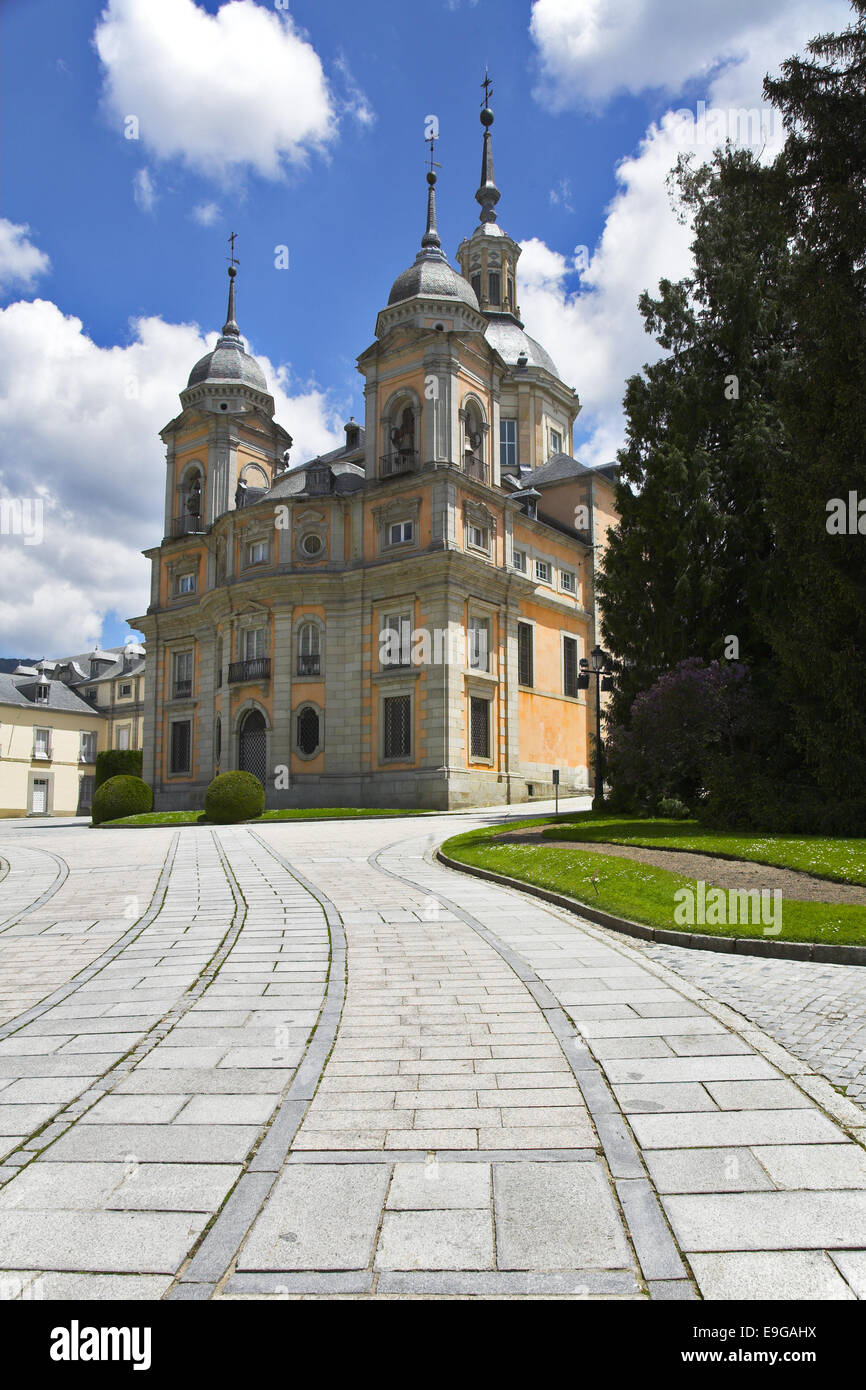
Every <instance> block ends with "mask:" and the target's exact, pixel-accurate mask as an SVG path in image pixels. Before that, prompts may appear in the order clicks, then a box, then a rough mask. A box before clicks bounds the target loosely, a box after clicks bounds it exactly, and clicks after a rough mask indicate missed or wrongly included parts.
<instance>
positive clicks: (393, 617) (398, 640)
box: [379, 613, 412, 666]
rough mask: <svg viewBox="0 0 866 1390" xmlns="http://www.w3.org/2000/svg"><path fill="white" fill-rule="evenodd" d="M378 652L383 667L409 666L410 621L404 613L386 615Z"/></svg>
mask: <svg viewBox="0 0 866 1390" xmlns="http://www.w3.org/2000/svg"><path fill="white" fill-rule="evenodd" d="M379 652H380V656H381V660H382V665H383V666H411V664H412V619H411V618H409V617H407V616H406V614H405V613H388V614H386V616H385V618H384V620H383V623H382V631H381V633H380V635H379Z"/></svg>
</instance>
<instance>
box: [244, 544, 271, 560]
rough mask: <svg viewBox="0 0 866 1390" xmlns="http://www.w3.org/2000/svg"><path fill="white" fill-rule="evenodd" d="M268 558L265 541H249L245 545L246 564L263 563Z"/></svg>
mask: <svg viewBox="0 0 866 1390" xmlns="http://www.w3.org/2000/svg"><path fill="white" fill-rule="evenodd" d="M267 558H268V543H267V541H250V542H249V544H248V545H247V564H248V565H263V564H264V563H265V561H266V560H267Z"/></svg>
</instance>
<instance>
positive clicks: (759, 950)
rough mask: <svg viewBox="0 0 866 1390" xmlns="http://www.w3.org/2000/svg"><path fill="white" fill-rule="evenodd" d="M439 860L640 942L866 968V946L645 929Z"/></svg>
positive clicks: (442, 859) (543, 891)
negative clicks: (529, 895) (539, 899)
mask: <svg viewBox="0 0 866 1390" xmlns="http://www.w3.org/2000/svg"><path fill="white" fill-rule="evenodd" d="M436 858H437V859H438V861H439V863H440V864H444V865H445V867H446V868H447V869H456V870H457V871H458V872H459V873H463V874H471V875H472V876H473V878H484V879H488V880H489V881H490V882H491V883H499V884H502V886H503V887H505V888H517V889H518V890H519V891H520V892H521V893H529V894H531V895H532V897H534V898H542V899H543V901H544V902H548V903H553V904H554V905H555V906H556V907H564V908H565V909H566V911H568V912H574V913H578V914H579V915H580V916H581V917H586V918H588V919H589V921H590V922H597V923H598V925H599V926H601V927H610V929H611V931H616V932H621V933H622V935H624V936H635V937H638V938H639V939H640V940H641V941H657V942H659V943H660V944H662V945H664V946H680V947H684V948H686V949H688V950H692V951H722V952H724V953H726V954H728V955H737V956H771V957H772V958H773V959H774V960H805V961H811V962H812V963H813V964H816V965H866V946H831V945H827V944H825V943H824V942H810V941H770V940H766V939H765V940H762V941H759V940H757V939H756V938H755V939H753V938H751V937H743V936H705V935H700V934H697V933H694V932H691V933H686V932H678V931H667V930H665V929H664V928H660V927H646V926H644V925H643V923H641V922H631V921H629V919H628V918H627V917H614V916H613V914H612V913H610V912H602V911H601V909H600V908H597V907H590V906H589V905H588V904H587V903H582V902H579V901H578V900H577V898H569V897H567V896H566V895H565V894H564V893H556V892H554V891H553V890H552V889H550V888H539V887H538V886H537V885H536V884H534V883H524V882H522V880H520V879H517V878H509V877H508V876H507V875H506V874H499V873H495V872H494V870H492V869H479V868H477V867H476V866H475V865H474V864H463V863H461V862H460V860H459V859H451V858H450V857H449V856H448V855H447V854H443V852H442V850H441V849H437V850H436Z"/></svg>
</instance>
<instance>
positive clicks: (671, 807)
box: [656, 796, 691, 820]
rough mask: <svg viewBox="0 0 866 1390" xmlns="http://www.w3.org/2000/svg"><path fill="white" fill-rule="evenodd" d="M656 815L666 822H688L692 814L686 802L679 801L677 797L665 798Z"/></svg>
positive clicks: (657, 808)
mask: <svg viewBox="0 0 866 1390" xmlns="http://www.w3.org/2000/svg"><path fill="white" fill-rule="evenodd" d="M656 815H658V816H663V817H664V819H665V820H688V818H689V816H690V815H691V812H690V811H689V808H688V806H687V805H686V804H685V802H684V801H678V800H677V798H676V797H675V796H663V797H662V799H661V801H660V802H659V804H658V806H657V807H656Z"/></svg>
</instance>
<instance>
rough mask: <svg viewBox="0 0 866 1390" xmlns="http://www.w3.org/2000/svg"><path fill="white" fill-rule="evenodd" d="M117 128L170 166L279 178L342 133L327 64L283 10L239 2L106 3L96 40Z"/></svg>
mask: <svg viewBox="0 0 866 1390" xmlns="http://www.w3.org/2000/svg"><path fill="white" fill-rule="evenodd" d="M94 43H95V45H96V49H97V52H98V54H99V57H100V59H101V61H102V65H103V70H104V99H105V103H106V106H107V109H108V111H109V113H110V115H111V117H112V119H113V120H114V121H116V122H117V124H118V128H121V127H122V124H123V122H124V121H125V119H126V118H127V117H128V116H135V117H137V119H138V129H139V138H140V139H141V141H142V143H143V144H144V145H145V146H146V147H147V148H148V149H149V150H151V151H152V152H153V153H154V154H156V155H157V156H159V157H160V158H163V159H171V158H178V159H181V160H183V161H184V163H186V164H187V165H188V166H189V167H190V168H192V169H195V170H196V171H198V172H200V173H204V174H206V175H209V176H212V177H215V178H219V179H227V178H228V177H229V176H230V175H231V174H232V173H233V172H235V171H236V170H237V169H238V168H240V167H243V166H247V167H249V168H252V169H254V170H256V171H257V172H258V173H259V174H261V175H263V176H264V177H265V178H270V179H276V178H279V177H280V174H281V171H282V169H283V167H284V163H285V162H287V163H288V164H294V165H297V164H303V163H304V162H305V161H306V159H307V157H308V155H309V153H310V152H311V151H314V150H318V149H321V148H323V147H324V146H325V145H326V144H327V142H328V141H329V140H330V139H331V138H332V137H333V135H334V133H335V115H334V107H333V101H332V97H331V94H330V92H329V89H328V85H327V82H326V80H325V76H324V73H323V71H322V64H321V62H320V60H319V57H318V54H317V53H316V51H315V49H314V48H313V46H312V44H310V43H309V42H307V41H306V40H305V39H304V38H302V37H301V35H300V34H299V33H298V31H297V29H296V28H295V26H294V23H293V21H292V19H291V18H290V17H289V16H288V15H287V14H285V13H284V12H278V11H277V10H275V9H266V8H264V7H263V6H262V5H257V4H254V3H253V0H231V3H229V4H225V5H223V6H222V7H221V8H220V9H219V10H218V11H217V12H216V14H209V13H208V12H207V11H206V10H204V9H202V8H201V7H200V6H198V5H196V4H194V3H193V0H108V5H107V7H106V9H105V10H104V12H103V14H102V16H101V17H100V20H99V23H98V25H97V27H96V31H95V34H94Z"/></svg>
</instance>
